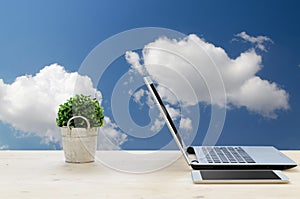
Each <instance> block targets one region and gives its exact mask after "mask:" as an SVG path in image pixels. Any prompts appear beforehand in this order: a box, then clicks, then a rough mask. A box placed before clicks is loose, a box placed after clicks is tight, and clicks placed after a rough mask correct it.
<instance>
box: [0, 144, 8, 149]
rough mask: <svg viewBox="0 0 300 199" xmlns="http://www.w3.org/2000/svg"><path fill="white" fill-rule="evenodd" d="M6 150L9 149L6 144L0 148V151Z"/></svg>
mask: <svg viewBox="0 0 300 199" xmlns="http://www.w3.org/2000/svg"><path fill="white" fill-rule="evenodd" d="M7 149H9V146H8V145H7V144H4V145H1V146H0V150H7Z"/></svg>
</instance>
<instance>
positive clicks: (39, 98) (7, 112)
mask: <svg viewBox="0 0 300 199" xmlns="http://www.w3.org/2000/svg"><path fill="white" fill-rule="evenodd" d="M75 84H76V85H75ZM76 93H82V94H85V95H91V96H93V97H94V96H95V97H97V98H101V93H100V92H99V91H97V90H96V89H95V88H93V85H92V81H91V79H90V78H89V77H87V76H81V75H79V74H78V73H77V72H72V73H69V72H67V71H65V69H64V68H63V67H62V66H59V65H58V64H52V65H50V66H46V67H44V68H43V69H42V70H40V71H39V72H38V73H37V74H35V75H34V76H32V75H25V76H20V77H17V78H16V80H15V81H14V82H13V83H11V84H5V83H4V81H3V80H2V79H0V110H1V111H0V120H1V121H3V122H5V123H8V124H10V125H11V126H12V127H14V128H15V129H17V130H19V131H22V132H23V133H24V136H26V135H28V134H33V135H36V136H39V137H41V138H42V139H43V141H44V142H45V143H49V142H60V139H61V135H60V129H59V128H58V127H57V126H56V123H55V118H56V117H57V111H58V107H59V105H60V104H62V103H64V102H65V101H66V100H67V99H68V98H70V97H71V96H73V95H74V94H76ZM108 121H109V122H110V120H108ZM111 125H113V124H111V123H108V124H107V127H105V129H106V132H109V128H110V127H111ZM112 129H115V128H112Z"/></svg>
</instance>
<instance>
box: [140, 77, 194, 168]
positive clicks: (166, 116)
mask: <svg viewBox="0 0 300 199" xmlns="http://www.w3.org/2000/svg"><path fill="white" fill-rule="evenodd" d="M144 82H145V84H146V86H147V87H148V90H149V91H150V93H151V95H152V96H153V98H154V102H155V104H156V105H157V107H158V109H159V111H160V112H161V114H162V115H163V118H164V120H165V122H166V124H167V126H168V128H169V130H170V132H171V134H172V136H173V137H174V139H175V142H176V144H177V145H178V147H179V149H180V151H181V152H182V154H183V156H184V158H185V160H186V162H187V163H188V164H189V165H190V164H191V161H190V160H189V158H188V155H187V152H186V150H185V149H184V148H185V147H184V143H183V141H182V139H181V137H180V135H179V133H178V131H177V129H176V127H175V125H174V123H173V120H172V118H171V116H170V114H169V113H168V110H167V109H166V107H165V105H164V104H163V102H162V100H161V97H160V96H159V94H158V92H157V90H156V88H155V86H154V83H153V81H152V79H151V78H150V77H149V76H147V77H144Z"/></svg>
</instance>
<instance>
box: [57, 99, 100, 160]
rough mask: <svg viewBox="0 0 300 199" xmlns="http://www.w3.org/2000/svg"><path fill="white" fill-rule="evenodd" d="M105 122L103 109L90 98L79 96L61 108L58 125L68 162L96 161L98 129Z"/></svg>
mask: <svg viewBox="0 0 300 199" xmlns="http://www.w3.org/2000/svg"><path fill="white" fill-rule="evenodd" d="M103 121H104V115H103V108H102V107H101V106H100V104H99V101H98V100H97V99H92V98H91V97H90V96H85V95H82V94H77V95H75V96H73V97H71V98H70V99H69V100H67V101H66V102H65V103H64V104H61V105H60V106H59V109H58V114H57V118H56V124H57V126H59V127H61V133H62V145H63V149H64V154H65V159H66V162H71V163H86V162H93V161H94V160H95V153H96V148H97V137H98V128H99V127H101V126H103Z"/></svg>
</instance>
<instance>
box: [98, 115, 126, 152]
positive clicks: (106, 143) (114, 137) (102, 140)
mask: <svg viewBox="0 0 300 199" xmlns="http://www.w3.org/2000/svg"><path fill="white" fill-rule="evenodd" d="M104 124H105V125H104V126H103V127H101V128H100V129H99V136H98V149H100V150H108V149H109V150H117V149H120V146H121V145H122V144H123V143H124V142H126V141H127V135H126V134H124V133H121V132H120V131H119V130H118V127H117V125H116V124H114V123H113V122H112V121H111V120H110V119H109V118H108V117H104Z"/></svg>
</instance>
